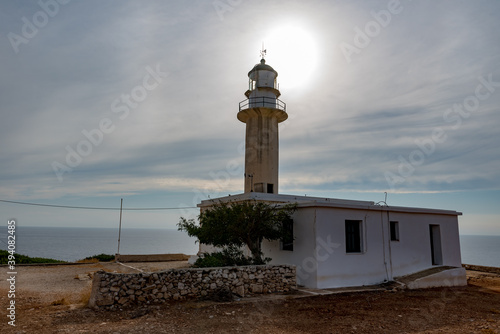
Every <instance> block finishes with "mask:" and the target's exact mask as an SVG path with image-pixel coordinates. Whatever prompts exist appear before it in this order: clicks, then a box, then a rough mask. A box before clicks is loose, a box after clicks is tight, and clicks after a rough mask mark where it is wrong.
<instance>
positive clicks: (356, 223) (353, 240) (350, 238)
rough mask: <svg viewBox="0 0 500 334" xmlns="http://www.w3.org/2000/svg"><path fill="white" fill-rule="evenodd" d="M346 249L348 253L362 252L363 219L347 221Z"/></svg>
mask: <svg viewBox="0 0 500 334" xmlns="http://www.w3.org/2000/svg"><path fill="white" fill-rule="evenodd" d="M345 251H346V253H361V221H360V220H346V221H345Z"/></svg>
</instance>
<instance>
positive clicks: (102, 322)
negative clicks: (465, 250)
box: [0, 262, 500, 334]
mask: <svg viewBox="0 0 500 334" xmlns="http://www.w3.org/2000/svg"><path fill="white" fill-rule="evenodd" d="M186 265H187V263H186V262H163V263H133V264H130V266H132V267H134V268H138V269H142V270H144V271H157V270H164V269H169V268H179V267H185V266H186ZM134 268H129V267H125V266H122V265H120V264H115V263H110V264H103V263H96V264H86V265H72V266H67V265H66V266H26V267H18V268H17V276H16V279H17V281H16V298H15V301H16V327H12V326H10V325H8V323H7V322H8V321H9V319H8V318H7V317H6V308H7V306H8V302H9V299H8V296H7V295H8V290H9V288H8V285H7V281H6V280H5V279H2V280H1V281H0V305H2V306H1V310H2V312H1V318H0V319H1V320H0V321H1V322H0V331H1V332H2V333H482V334H493V333H496V334H500V275H498V274H492V273H484V272H478V271H468V272H467V276H468V286H466V287H459V288H440V289H427V290H413V291H408V290H406V291H397V292H392V291H377V292H358V293H352V292H351V293H342V294H330V295H323V296H309V295H307V294H305V293H297V294H289V295H282V296H277V297H270V296H262V297H254V298H248V299H247V298H243V299H241V300H237V301H234V302H230V303H216V302H208V301H186V302H180V303H179V302H172V303H169V304H164V305H161V306H148V307H142V308H138V309H126V310H121V311H114V312H111V311H94V310H91V309H89V308H87V307H85V303H86V301H87V300H88V298H89V295H90V287H91V280H90V277H89V276H90V275H91V274H92V273H93V272H95V271H97V270H99V269H105V270H106V271H116V272H137V270H136V269H134ZM1 269H2V272H4V273H5V272H6V271H7V268H6V267H1ZM89 274H90V275H89ZM2 276H4V275H2Z"/></svg>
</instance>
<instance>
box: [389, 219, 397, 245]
mask: <svg viewBox="0 0 500 334" xmlns="http://www.w3.org/2000/svg"><path fill="white" fill-rule="evenodd" d="M390 224H391V241H399V222H390Z"/></svg>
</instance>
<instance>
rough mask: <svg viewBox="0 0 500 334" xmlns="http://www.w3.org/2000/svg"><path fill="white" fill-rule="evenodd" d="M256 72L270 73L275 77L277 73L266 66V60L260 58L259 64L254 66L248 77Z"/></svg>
mask: <svg viewBox="0 0 500 334" xmlns="http://www.w3.org/2000/svg"><path fill="white" fill-rule="evenodd" d="M257 71H270V72H273V73H274V74H275V75H276V76H278V72H276V71H275V70H274V68H272V67H271V66H269V65H267V64H266V60H265V59H264V58H262V59H261V60H260V63H259V64H257V65H255V66H254V67H253V68H252V70H251V71H250V72H248V76H251V74H252V73H255V72H257Z"/></svg>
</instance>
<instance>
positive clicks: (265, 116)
mask: <svg viewBox="0 0 500 334" xmlns="http://www.w3.org/2000/svg"><path fill="white" fill-rule="evenodd" d="M263 54H264V53H263ZM277 77H278V72H276V71H275V70H274V69H273V68H272V67H271V66H269V65H267V64H266V60H265V59H264V57H262V59H261V61H260V63H259V64H257V65H255V66H254V67H253V68H252V70H251V71H250V72H248V78H249V81H248V90H247V91H246V92H245V96H246V97H247V99H246V100H244V101H241V102H240V105H239V112H238V119H239V120H240V121H242V122H243V123H246V137H245V193H249V192H261V193H270V194H277V193H278V158H279V143H278V124H279V123H281V122H283V121H284V120H286V119H287V118H288V115H287V113H286V105H285V103H284V102H283V101H281V100H279V99H278V97H279V96H280V95H281V93H280V91H279V89H278V88H279V86H278V83H277V80H276V78H277Z"/></svg>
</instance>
